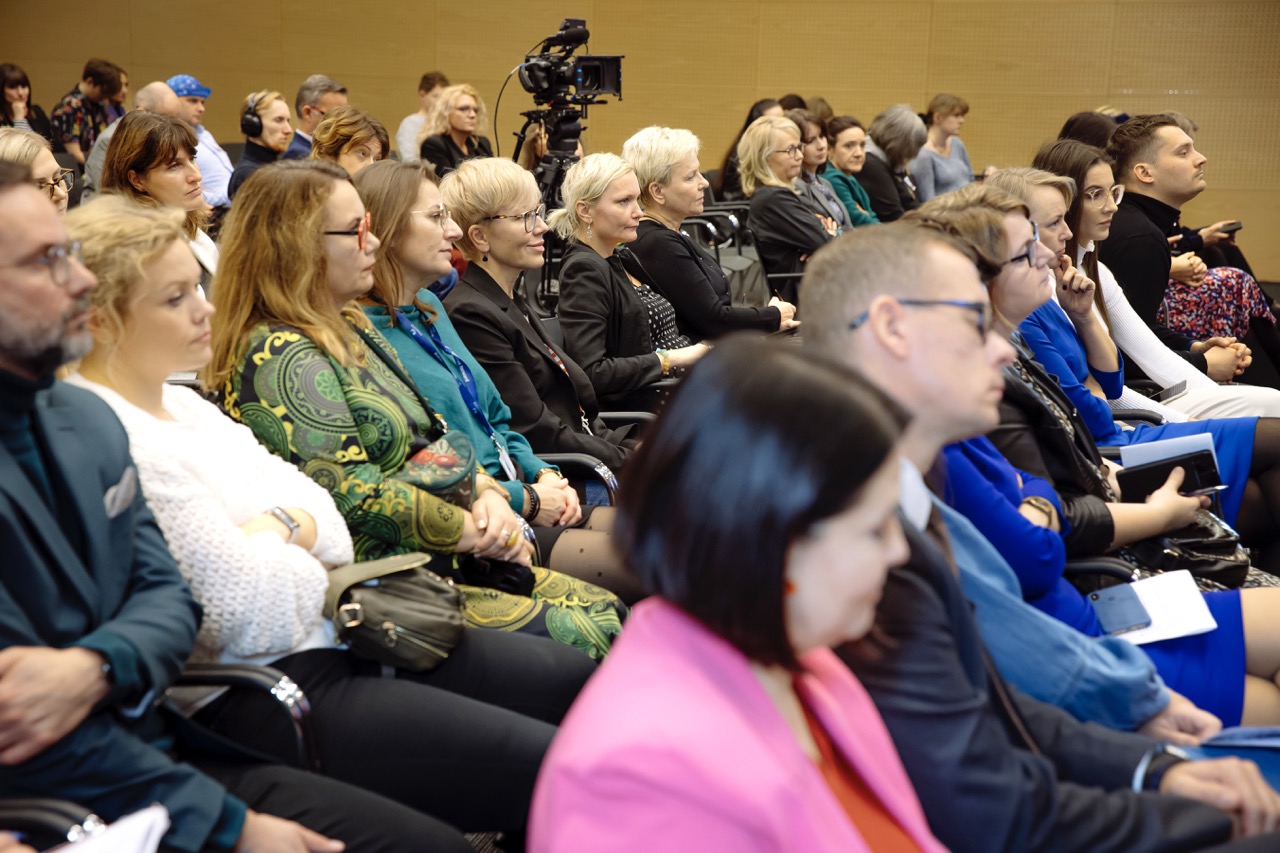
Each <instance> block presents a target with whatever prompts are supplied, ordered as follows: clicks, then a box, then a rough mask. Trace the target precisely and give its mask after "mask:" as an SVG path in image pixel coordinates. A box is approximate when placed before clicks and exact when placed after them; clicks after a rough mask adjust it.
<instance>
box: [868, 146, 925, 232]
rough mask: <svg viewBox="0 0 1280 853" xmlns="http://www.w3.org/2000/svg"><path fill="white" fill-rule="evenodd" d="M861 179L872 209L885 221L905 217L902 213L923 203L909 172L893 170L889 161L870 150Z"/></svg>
mask: <svg viewBox="0 0 1280 853" xmlns="http://www.w3.org/2000/svg"><path fill="white" fill-rule="evenodd" d="M858 183H860V184H862V188H863V189H864V190H866V191H867V197H868V198H870V199H871V211H872V213H874V214H875V215H876V216H877V217H878V218H879V219H880V221H881V222H893V221H894V220H895V219H901V218H902V214H904V213H906V212H907V211H908V210H915V209H916V208H917V207H919V206H920V199H918V198H916V194H915V191H914V190H912V189H911V186H910V185H909V184H908V183H907V177H906V173H897V172H894V171H892V170H891V169H890V168H889V164H888V163H886V162H885V161H883V160H881V159H880V158H879V157H877V156H876V155H875V154H873V153H872V152H870V151H868V152H867V160H866V162H865V163H864V164H863V166H862V171H861V172H859V173H858Z"/></svg>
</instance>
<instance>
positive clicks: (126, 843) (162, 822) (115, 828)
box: [50, 804, 169, 853]
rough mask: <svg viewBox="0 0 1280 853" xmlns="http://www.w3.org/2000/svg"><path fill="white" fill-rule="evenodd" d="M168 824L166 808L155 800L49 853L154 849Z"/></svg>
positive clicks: (145, 851)
mask: <svg viewBox="0 0 1280 853" xmlns="http://www.w3.org/2000/svg"><path fill="white" fill-rule="evenodd" d="M168 828H169V812H168V810H167V809H165V807H164V806H162V805H159V804H156V805H153V806H148V807H147V808H145V809H141V810H140V811H136V812H134V813H133V814H129V815H125V816H124V817H122V818H120V819H119V820H118V821H116V822H115V823H113V824H111V825H110V826H108V827H107V828H106V829H105V830H103V831H102V832H99V833H98V834H96V835H91V836H89V837H88V838H85V839H84V840H82V841H77V842H76V843H75V844H62V845H59V846H58V847H54V848H53V849H52V850H51V851H50V853H63V851H65V853H155V851H156V850H158V849H159V847H160V839H161V838H163V837H164V834H165V831H166V830H168Z"/></svg>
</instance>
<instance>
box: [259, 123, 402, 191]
mask: <svg viewBox="0 0 1280 853" xmlns="http://www.w3.org/2000/svg"><path fill="white" fill-rule="evenodd" d="M362 142H376V143H377V144H378V146H379V150H380V151H381V152H382V153H381V154H379V155H378V159H379V160H381V159H382V158H384V157H386V156H387V152H388V151H390V150H391V139H390V137H388V136H387V128H386V127H385V126H384V125H383V124H382V122H380V121H378V120H377V119H376V118H374V117H373V116H371V115H369V114H368V113H367V112H365V111H364V110H362V109H360V108H359V107H352V106H341V107H334V108H333V109H331V110H329V114H328V115H326V116H325V117H324V118H323V119H322V120H321V121H320V123H319V124H318V125H316V132H315V133H314V134H312V144H311V159H312V160H328V161H330V162H333V163H336V162H338V157H339V156H341V155H343V154H345V153H347V152H348V151H350V150H351V149H352V148H355V147H356V146H357V145H359V144H361V143H362ZM237 194H238V193H237Z"/></svg>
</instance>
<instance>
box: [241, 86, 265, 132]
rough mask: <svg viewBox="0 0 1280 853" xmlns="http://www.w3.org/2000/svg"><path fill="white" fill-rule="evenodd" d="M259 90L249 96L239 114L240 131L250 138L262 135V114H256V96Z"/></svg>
mask: <svg viewBox="0 0 1280 853" xmlns="http://www.w3.org/2000/svg"><path fill="white" fill-rule="evenodd" d="M261 94H262V93H261V92H254V93H253V94H252V95H250V96H249V101H248V103H246V104H245V105H244V112H243V113H241V114H240V132H241V133H243V134H244V135H245V136H247V137H249V138H250V139H252V138H254V137H256V136H261V135H262V116H260V115H258V98H259V97H260V96H261Z"/></svg>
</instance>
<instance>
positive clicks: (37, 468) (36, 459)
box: [0, 370, 54, 509]
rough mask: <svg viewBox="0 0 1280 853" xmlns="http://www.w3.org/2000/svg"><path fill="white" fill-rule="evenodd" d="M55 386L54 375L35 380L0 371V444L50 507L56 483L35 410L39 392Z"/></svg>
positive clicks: (52, 502) (52, 505) (52, 503)
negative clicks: (50, 468) (42, 445)
mask: <svg viewBox="0 0 1280 853" xmlns="http://www.w3.org/2000/svg"><path fill="white" fill-rule="evenodd" d="M52 385H53V377H52V376H48V377H43V378H41V379H38V380H32V379H26V378H24V377H22V376H19V375H17V374H16V373H10V372H8V371H7V370H0V445H3V446H4V449H5V450H7V451H9V455H11V456H12V457H13V458H14V461H16V462H17V463H18V467H19V468H21V469H22V470H23V472H24V473H25V474H26V475H27V478H28V479H29V480H31V484H32V485H33V486H35V488H36V491H37V492H39V493H40V496H41V497H42V498H44V500H45V503H47V504H48V505H49V508H50V509H53V508H54V500H53V484H52V483H51V481H50V479H49V472H48V468H47V467H46V465H45V461H44V455H43V453H42V452H41V448H40V442H39V441H38V439H37V438H36V432H35V422H34V421H33V420H32V413H33V412H34V411H35V407H36V394H37V393H38V392H40V391H43V390H44V389H46V388H49V387H50V386H52Z"/></svg>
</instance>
